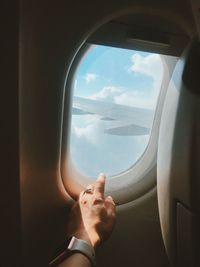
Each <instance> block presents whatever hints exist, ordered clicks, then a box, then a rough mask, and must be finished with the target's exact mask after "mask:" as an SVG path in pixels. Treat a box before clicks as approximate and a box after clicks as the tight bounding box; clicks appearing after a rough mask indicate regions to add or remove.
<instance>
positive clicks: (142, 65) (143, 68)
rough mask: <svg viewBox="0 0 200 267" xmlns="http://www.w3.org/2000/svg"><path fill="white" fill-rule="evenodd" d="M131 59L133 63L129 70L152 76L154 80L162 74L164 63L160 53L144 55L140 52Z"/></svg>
mask: <svg viewBox="0 0 200 267" xmlns="http://www.w3.org/2000/svg"><path fill="white" fill-rule="evenodd" d="M131 60H132V62H133V64H132V65H131V67H130V68H129V72H134V73H140V74H144V75H148V76H150V77H152V79H153V80H157V79H158V78H159V77H160V76H162V67H161V66H162V64H161V59H160V56H159V55H157V54H150V55H148V56H146V57H143V56H141V55H140V54H134V55H133V56H132V57H131Z"/></svg>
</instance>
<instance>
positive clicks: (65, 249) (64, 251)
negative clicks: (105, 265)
mask: <svg viewBox="0 0 200 267" xmlns="http://www.w3.org/2000/svg"><path fill="white" fill-rule="evenodd" d="M77 252H78V253H81V254H83V255H85V256H86V257H87V258H88V259H89V261H90V262H91V264H92V266H96V261H95V251H94V248H93V247H92V246H91V245H90V244H88V242H86V241H85V240H81V239H78V238H76V237H75V236H72V237H70V238H69V239H68V240H67V241H66V242H65V243H64V244H63V245H62V246H61V248H59V249H58V252H57V253H56V255H55V257H54V258H53V259H52V260H51V261H50V262H49V265H48V266H49V267H53V266H57V265H58V264H59V263H61V262H62V261H64V260H65V259H67V258H68V257H69V256H70V255H72V254H74V253H77Z"/></svg>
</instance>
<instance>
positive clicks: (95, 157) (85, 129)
mask: <svg viewBox="0 0 200 267" xmlns="http://www.w3.org/2000/svg"><path fill="white" fill-rule="evenodd" d="M162 77H163V64H162V61H161V57H160V56H159V55H158V54H152V53H146V52H138V51H134V50H128V49H121V48H113V47H108V46H100V45H97V46H96V45H95V46H91V47H90V49H89V50H88V51H87V52H86V53H85V55H84V56H83V58H82V60H81V62H80V64H79V66H78V68H77V70H76V73H75V75H74V83H73V92H74V96H73V107H72V121H71V138H70V153H71V157H72V160H73V163H74V164H75V166H76V168H77V169H78V170H79V171H80V172H81V173H82V174H84V175H87V176H89V177H96V176H97V175H98V173H100V172H104V173H105V174H107V176H108V177H111V176H112V175H115V174H118V173H121V172H123V171H126V170H127V169H129V168H130V167H132V166H133V165H134V164H135V163H136V162H137V160H138V159H139V158H140V157H141V156H142V155H143V153H144V151H145V149H146V147H147V145H148V142H149V137H150V134H151V129H152V124H153V119H154V113H155V109H156V104H157V99H158V95H159V91H160V88H161V82H162Z"/></svg>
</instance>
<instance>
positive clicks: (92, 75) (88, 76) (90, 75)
mask: <svg viewBox="0 0 200 267" xmlns="http://www.w3.org/2000/svg"><path fill="white" fill-rule="evenodd" d="M84 78H85V80H86V82H87V83H89V82H93V81H95V80H96V78H97V75H96V74H95V73H87V74H86V75H85V77H84Z"/></svg>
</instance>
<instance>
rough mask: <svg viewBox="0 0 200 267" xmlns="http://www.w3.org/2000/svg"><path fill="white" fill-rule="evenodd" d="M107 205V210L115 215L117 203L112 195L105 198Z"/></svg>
mask: <svg viewBox="0 0 200 267" xmlns="http://www.w3.org/2000/svg"><path fill="white" fill-rule="evenodd" d="M105 206H106V209H107V212H108V213H109V214H112V215H114V216H115V210H116V205H115V202H114V200H113V198H112V197H111V196H108V197H107V198H106V199H105Z"/></svg>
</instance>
